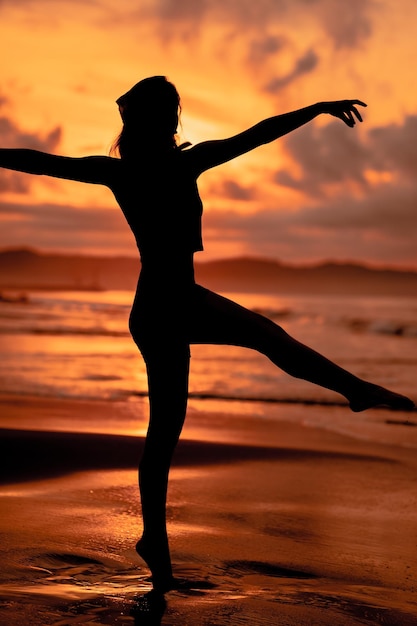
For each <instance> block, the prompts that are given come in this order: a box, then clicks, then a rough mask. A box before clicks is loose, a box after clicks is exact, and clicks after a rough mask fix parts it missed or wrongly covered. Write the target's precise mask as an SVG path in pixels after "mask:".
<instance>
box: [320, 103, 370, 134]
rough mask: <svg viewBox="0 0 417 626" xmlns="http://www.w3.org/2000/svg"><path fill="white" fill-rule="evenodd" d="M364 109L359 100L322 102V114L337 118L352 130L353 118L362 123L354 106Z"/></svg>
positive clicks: (354, 122)
mask: <svg viewBox="0 0 417 626" xmlns="http://www.w3.org/2000/svg"><path fill="white" fill-rule="evenodd" d="M357 105H359V106H361V107H366V106H367V105H366V104H365V102H362V101H361V100H338V101H336V102H322V103H321V106H322V113H328V114H329V115H333V116H334V117H338V118H339V119H340V120H342V122H344V123H345V124H347V126H350V127H351V128H353V126H355V124H356V120H355V117H356V118H357V119H358V120H359V121H360V122H362V117H361V114H360V113H359V111H358V109H357V108H356V106H357Z"/></svg>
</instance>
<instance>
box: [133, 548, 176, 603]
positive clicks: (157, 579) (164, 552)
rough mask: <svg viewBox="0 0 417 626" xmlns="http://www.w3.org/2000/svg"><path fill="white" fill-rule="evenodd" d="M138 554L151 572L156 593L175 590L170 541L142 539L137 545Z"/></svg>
mask: <svg viewBox="0 0 417 626" xmlns="http://www.w3.org/2000/svg"><path fill="white" fill-rule="evenodd" d="M136 552H137V553H138V554H139V556H140V557H141V558H142V559H143V560H144V561H145V563H146V565H147V566H148V567H149V569H150V570H151V574H152V585H153V588H154V589H155V591H158V592H160V593H165V592H166V591H170V590H171V589H175V587H176V580H175V578H174V577H173V575H172V567H171V558H170V555H169V548H168V541H167V539H162V540H161V541H153V540H152V541H150V540H148V539H145V538H144V537H142V539H139V541H138V542H137V544H136Z"/></svg>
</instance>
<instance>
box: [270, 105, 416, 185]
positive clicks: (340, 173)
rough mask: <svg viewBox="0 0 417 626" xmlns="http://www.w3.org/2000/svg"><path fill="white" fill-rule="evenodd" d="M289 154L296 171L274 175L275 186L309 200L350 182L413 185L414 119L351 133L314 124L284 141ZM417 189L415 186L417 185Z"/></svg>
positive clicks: (332, 125) (334, 126) (338, 125)
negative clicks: (278, 185) (297, 171)
mask: <svg viewBox="0 0 417 626" xmlns="http://www.w3.org/2000/svg"><path fill="white" fill-rule="evenodd" d="M284 142H285V143H284V146H285V150H286V151H287V153H288V155H289V156H290V157H291V159H292V161H293V162H294V164H295V168H296V169H298V170H299V174H298V175H294V174H293V173H292V172H291V171H289V170H288V169H281V170H279V171H278V172H276V174H275V177H274V179H275V182H277V183H278V184H280V185H283V186H287V187H291V188H293V189H298V190H300V191H303V192H304V193H306V194H308V195H311V196H326V195H327V191H328V189H329V188H331V186H334V185H339V184H341V183H343V184H346V183H349V182H350V183H354V184H355V185H356V186H359V187H360V188H361V189H362V191H365V190H368V191H369V190H370V189H371V187H372V181H373V180H378V178H379V179H380V180H383V178H384V177H385V178H386V179H389V180H392V181H393V184H399V181H401V180H403V181H406V180H412V181H414V180H416V181H417V115H409V116H407V117H406V118H405V119H404V122H403V123H402V124H390V125H388V126H381V127H377V128H374V129H371V130H370V131H369V132H368V133H367V134H366V135H363V136H362V135H361V134H360V133H358V132H350V131H349V129H347V128H346V127H345V126H344V125H343V124H341V123H340V122H332V123H330V124H328V125H326V126H324V127H317V126H315V125H314V124H310V125H308V126H305V127H304V128H303V129H301V130H299V131H297V132H296V133H292V134H291V135H288V136H287V137H285V138H284ZM416 184H417V183H416Z"/></svg>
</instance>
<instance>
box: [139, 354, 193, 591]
mask: <svg viewBox="0 0 417 626" xmlns="http://www.w3.org/2000/svg"><path fill="white" fill-rule="evenodd" d="M189 360H190V357H189V346H188V345H184V346H181V347H180V349H177V348H174V349H171V348H170V346H168V345H167V346H165V347H164V349H163V351H162V350H161V351H157V352H156V353H155V354H152V355H150V356H149V357H148V356H147V358H146V366H147V373H148V383H149V406H150V420H149V427H148V432H147V435H146V442H145V448H144V452H143V455H142V459H141V461H140V464H139V488H140V495H141V504H142V517H143V535H142V538H141V539H140V540H139V541H138V543H137V545H136V550H137V552H138V554H139V555H140V556H141V557H142V558H143V559H144V561H145V562H146V563H147V565H148V567H149V569H150V570H151V573H152V582H153V587H154V589H155V590H157V591H160V592H162V593H163V592H165V591H168V590H169V589H172V588H174V587H175V580H174V578H173V575H172V567H171V557H170V551H169V544H168V535H167V528H166V499H167V486H168V474H169V469H170V466H171V459H172V455H173V453H174V450H175V446H176V444H177V442H178V439H179V436H180V434H181V430H182V427H183V424H184V419H185V413H186V408H187V396H188V375H189Z"/></svg>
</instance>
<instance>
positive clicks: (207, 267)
mask: <svg viewBox="0 0 417 626" xmlns="http://www.w3.org/2000/svg"><path fill="white" fill-rule="evenodd" d="M139 270H140V262H139V261H138V259H135V258H129V257H97V256H79V255H65V254H62V255H61V254H49V253H41V252H37V251H34V250H31V249H10V250H2V251H1V250H0V290H1V291H5V290H21V291H25V290H33V289H69V290H90V289H91V290H101V289H103V290H106V289H126V290H131V289H134V288H135V286H136V281H137V277H138V274H139ZM196 280H197V282H199V283H201V284H202V285H204V286H207V287H209V288H210V289H215V290H218V291H229V292H230V291H235V292H263V293H283V294H291V293H306V294H309V293H317V294H324V293H334V294H342V293H347V294H368V295H391V296H395V295H403V296H417V271H400V270H394V269H376V268H371V267H366V266H363V265H359V264H353V263H335V262H325V263H320V264H316V265H304V266H303V265H298V266H296V265H285V264H283V263H280V262H279V261H273V260H267V259H255V258H240V259H225V260H219V261H209V262H200V263H197V264H196Z"/></svg>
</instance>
